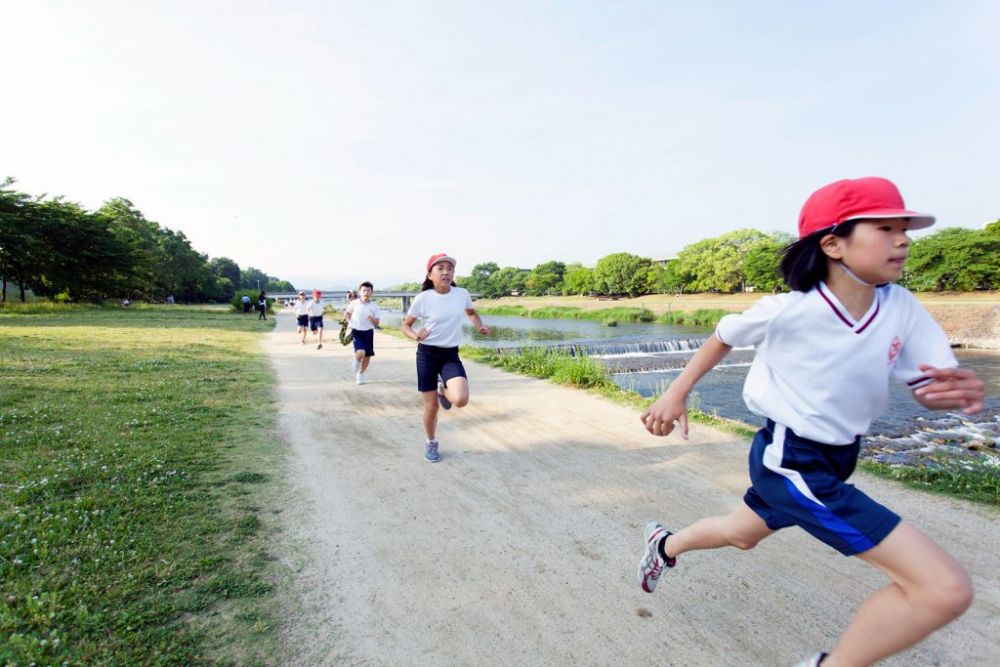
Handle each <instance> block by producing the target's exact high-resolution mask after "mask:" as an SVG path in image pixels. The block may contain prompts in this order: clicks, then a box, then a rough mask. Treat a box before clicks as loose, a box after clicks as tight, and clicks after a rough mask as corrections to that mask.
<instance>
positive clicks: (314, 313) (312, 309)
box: [302, 289, 323, 350]
mask: <svg viewBox="0 0 1000 667" xmlns="http://www.w3.org/2000/svg"><path fill="white" fill-rule="evenodd" d="M321 296H323V293H322V292H320V291H319V290H318V289H317V290H313V298H312V301H310V302H309V308H308V315H309V329H310V330H311V331H312V332H313V333H314V334H315V333H317V332H318V333H319V344H318V345H317V346H316V349H317V350H322V349H323V304H322V303H321V302H320V297H321ZM302 335H303V337H305V334H302Z"/></svg>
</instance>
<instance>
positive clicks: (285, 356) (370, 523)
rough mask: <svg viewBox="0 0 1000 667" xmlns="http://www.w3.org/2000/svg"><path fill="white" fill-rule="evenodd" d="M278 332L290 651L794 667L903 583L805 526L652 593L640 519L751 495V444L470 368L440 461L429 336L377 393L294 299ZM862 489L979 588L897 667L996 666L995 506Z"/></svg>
mask: <svg viewBox="0 0 1000 667" xmlns="http://www.w3.org/2000/svg"><path fill="white" fill-rule="evenodd" d="M265 346H266V348H267V351H268V352H269V355H270V359H271V362H272V364H273V366H274V369H275V371H276V373H277V377H278V383H279V384H278V389H277V399H278V404H279V406H280V416H279V429H280V431H279V434H280V437H281V438H282V440H283V442H284V444H285V446H286V447H287V452H288V464H287V470H286V471H285V472H286V475H287V485H286V492H285V496H284V498H282V499H281V502H280V505H281V506H282V512H281V513H280V514H279V515H278V516H279V521H280V522H281V523H282V528H281V531H280V532H279V533H278V534H277V535H276V537H275V545H274V549H275V550H276V551H277V552H278V553H279V554H280V562H281V566H280V567H281V571H282V573H283V578H284V581H283V582H281V583H280V585H279V590H280V591H282V592H280V593H279V596H280V597H279V601H278V603H279V604H280V605H281V616H280V619H281V628H280V630H279V635H280V637H279V638H280V643H281V646H282V648H281V651H280V653H279V654H278V655H277V656H276V660H277V661H278V662H280V663H282V664H290V665H320V664H420V665H455V664H484V663H486V662H491V663H498V664H548V665H570V664H587V665H608V664H629V665H638V664H662V665H713V666H719V665H747V664H750V665H783V664H787V665H790V664H792V663H794V662H795V661H796V660H798V659H800V658H802V657H804V656H806V655H809V654H810V653H811V652H813V651H814V650H816V649H818V648H827V647H829V646H831V645H832V643H833V642H834V640H835V639H836V637H837V636H838V635H839V633H840V631H841V630H842V629H843V628H844V626H845V624H846V623H847V620H848V619H849V618H850V617H851V615H852V614H853V613H854V610H855V609H856V607H857V606H858V604H859V603H860V601H861V600H862V599H863V598H864V597H865V596H866V595H867V594H869V593H870V592H871V591H873V590H875V589H876V588H878V587H879V586H881V585H883V584H884V583H885V581H886V579H885V578H884V577H883V576H882V575H880V574H879V573H877V572H875V571H874V570H873V569H871V568H870V567H868V566H867V565H865V564H863V563H861V562H860V561H858V560H856V559H848V558H844V557H842V556H840V555H839V554H836V553H835V552H833V551H832V550H831V549H829V548H827V547H825V546H823V545H822V544H820V543H818V542H816V541H815V540H813V539H812V538H811V537H809V536H808V535H806V534H805V533H804V532H802V531H799V530H795V529H789V530H785V531H781V532H780V533H778V534H777V535H775V536H773V537H772V538H770V539H768V540H766V541H765V542H764V543H763V544H761V545H760V546H759V547H758V548H757V549H755V550H753V551H752V552H749V553H742V552H739V551H736V550H724V551H715V552H702V553H695V554H689V555H685V556H684V557H682V558H681V559H680V561H679V563H678V567H677V570H675V571H674V572H671V573H669V574H668V575H666V579H664V580H663V581H662V582H661V584H660V588H659V590H658V591H657V593H656V594H654V595H647V594H645V593H643V592H641V591H640V590H639V588H638V586H637V585H636V583H635V572H634V569H635V563H636V561H637V560H638V555H639V550H640V548H641V546H642V538H641V530H642V526H643V525H644V523H645V522H646V520H648V519H649V518H654V517H655V518H659V519H661V520H662V521H664V523H665V524H666V525H667V526H668V527H670V526H680V525H684V524H687V523H689V522H691V521H693V520H695V519H697V518H699V517H701V516H704V515H706V514H710V513H721V512H726V511H728V510H729V509H731V508H732V507H733V506H734V505H735V504H736V503H737V502H740V498H741V496H742V493H743V491H744V489H745V487H746V485H747V482H748V480H747V473H746V452H747V443H746V442H745V441H742V440H739V439H738V438H736V437H735V436H732V435H729V434H725V433H721V432H718V431H715V430H712V429H710V428H706V427H703V426H700V425H697V424H696V425H693V427H692V433H691V440H690V441H684V440H681V439H680V438H679V437H677V436H671V437H669V438H666V439H660V438H654V437H652V436H650V435H648V434H647V433H646V432H645V430H644V429H643V428H642V426H641V425H640V423H639V421H638V417H637V414H636V413H635V412H634V411H633V410H631V409H629V408H626V407H622V406H619V405H616V404H613V403H611V402H609V401H606V400H604V399H601V398H598V397H595V396H591V395H589V394H587V393H585V392H582V391H580V390H576V389H570V388H566V387H561V386H557V385H554V384H551V383H549V382H545V381H541V380H535V379H530V378H525V377H521V376H517V375H512V374H508V373H505V372H502V371H499V370H496V369H492V368H488V367H485V366H480V365H476V364H472V363H468V364H467V368H468V371H469V375H470V377H471V387H472V402H471V403H470V404H469V406H468V407H466V408H463V409H460V410H455V409H453V410H451V411H450V412H448V413H444V412H442V414H441V421H440V428H439V439H440V441H441V452H442V455H443V459H442V461H441V462H440V463H437V464H433V465H432V464H428V463H426V462H425V461H424V460H423V441H424V438H423V433H422V428H421V424H420V414H421V412H420V411H421V403H420V397H419V394H418V393H417V391H416V387H415V384H416V383H415V370H414V348H413V344H412V343H410V342H409V341H405V340H400V339H397V338H393V337H389V336H386V335H378V336H376V343H375V349H376V357H375V360H374V362H373V364H372V370H371V372H370V373H369V375H370V377H369V379H368V383H367V384H366V385H364V386H361V387H358V386H355V384H354V378H353V374H352V373H351V369H350V358H351V357H350V352H349V348H343V347H341V346H339V345H337V344H336V342H335V341H334V340H333V339H331V342H329V343H328V344H327V345H326V346H325V348H324V349H323V350H321V351H317V350H316V349H315V346H314V345H313V346H308V345H307V346H301V345H300V344H299V343H298V341H297V340H296V336H295V334H294V318H292V317H291V316H290V315H289V314H288V313H287V312H282V313H280V314H279V315H278V326H277V328H276V329H275V332H274V333H273V334H271V335H270V336H268V338H267V341H266V343H265ZM854 481H855V482H856V483H858V484H859V485H860V486H861V487H862V488H864V489H866V490H867V491H868V492H869V493H870V494H871V495H873V496H874V497H875V498H877V499H879V500H881V501H882V502H884V503H886V504H888V505H889V506H890V507H892V508H894V509H895V510H896V511H898V512H899V513H901V514H902V515H903V516H904V517H906V518H907V519H909V520H910V521H912V522H913V523H915V524H916V525H917V526H919V527H921V528H922V529H923V530H925V531H926V532H927V533H929V534H930V535H931V536H932V537H933V538H934V539H936V540H937V541H939V542H941V543H942V544H944V545H946V546H947V548H948V549H949V550H950V551H951V552H952V553H954V554H956V555H957V557H958V558H959V560H960V561H961V562H962V563H963V564H964V565H965V566H966V567H967V568H968V569H969V570H970V572H971V573H972V577H973V580H974V583H975V586H976V601H975V603H974V604H973V606H972V608H971V609H970V610H969V611H968V612H967V613H966V614H965V616H963V617H962V618H961V619H959V620H958V621H957V622H956V623H954V624H952V625H951V626H949V627H948V628H945V629H944V630H942V631H940V632H938V633H937V634H935V635H933V636H932V637H931V639H930V640H928V641H927V642H925V643H923V644H922V645H920V646H918V647H917V648H915V649H913V650H911V651H910V652H908V653H906V654H904V655H902V656H900V657H897V658H896V659H894V660H890V661H887V662H885V663H884V664H886V665H898V666H902V665H907V666H911V665H956V666H957V665H962V666H968V665H995V664H998V663H1000V568H998V567H997V563H998V561H997V554H998V553H1000V521H998V518H1000V512H998V511H997V510H996V509H995V508H991V507H986V506H979V505H973V504H970V503H966V502H962V501H958V500H953V499H949V498H943V497H938V496H933V495H928V494H925V493H920V492H916V491H912V490H909V489H906V488H903V487H902V486H900V485H897V484H894V483H891V482H887V481H883V480H879V479H876V478H873V477H870V476H865V475H857V477H856V479H855V480H854Z"/></svg>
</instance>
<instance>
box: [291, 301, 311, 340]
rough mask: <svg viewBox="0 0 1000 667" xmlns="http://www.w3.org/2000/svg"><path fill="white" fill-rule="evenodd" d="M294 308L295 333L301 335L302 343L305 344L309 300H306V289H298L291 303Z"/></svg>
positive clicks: (307, 328)
mask: <svg viewBox="0 0 1000 667" xmlns="http://www.w3.org/2000/svg"><path fill="white" fill-rule="evenodd" d="M292 307H293V308H294V309H295V324H296V326H297V327H298V329H296V333H297V334H301V335H302V344H303V345H305V344H306V334H307V333H308V332H309V302H308V301H306V291H305V290H299V298H298V300H297V301H296V302H295V303H294V304H292Z"/></svg>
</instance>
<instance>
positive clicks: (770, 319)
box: [638, 178, 984, 667]
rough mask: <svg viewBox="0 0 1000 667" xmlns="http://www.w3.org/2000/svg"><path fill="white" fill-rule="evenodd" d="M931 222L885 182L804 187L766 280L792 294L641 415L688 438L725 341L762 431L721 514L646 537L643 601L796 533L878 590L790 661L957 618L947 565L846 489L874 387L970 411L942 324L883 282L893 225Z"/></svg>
mask: <svg viewBox="0 0 1000 667" xmlns="http://www.w3.org/2000/svg"><path fill="white" fill-rule="evenodd" d="M933 223H934V218H933V217H931V216H929V215H923V214H921V213H915V212H913V211H909V210H907V209H906V207H905V206H904V204H903V199H902V197H901V196H900V195H899V191H898V190H897V189H896V186H895V185H893V184H892V183H891V182H889V181H887V180H886V179H884V178H861V179H857V180H843V181H837V182H836V183H832V184H830V185H827V186H825V187H823V188H821V189H819V190H818V191H816V192H815V193H813V194H812V195H811V196H810V197H809V199H808V200H807V201H806V203H805V205H804V206H803V208H802V212H801V214H800V217H799V240H798V241H797V242H795V243H793V244H791V245H790V246H788V248H786V249H785V253H784V257H783V258H782V261H781V272H782V274H783V275H784V278H785V282H786V283H787V284H788V286H789V287H790V288H791V289H792V291H791V292H789V293H787V294H780V295H777V296H769V297H765V298H763V299H761V300H760V301H758V302H757V304H756V305H754V306H753V307H752V308H750V309H749V310H747V311H746V312H744V313H742V314H739V315H736V314H733V315H727V316H726V317H724V318H722V320H721V321H720V322H719V325H718V327H717V328H716V330H715V334H714V335H713V336H711V337H709V339H708V340H707V341H706V342H705V344H704V345H703V346H702V347H701V348H700V349H699V350H698V352H697V353H696V354H695V355H694V357H692V359H691V361H690V362H689V363H688V365H687V366H686V367H685V369H684V370H683V372H681V374H680V375H679V376H678V377H677V379H676V380H675V381H674V382H673V383H672V384H671V385H670V387H669V388H668V390H667V391H666V393H664V394H663V396H662V397H660V399H659V400H657V401H656V403H655V404H653V406H652V407H651V408H650V409H649V410H647V411H646V412H644V413H643V414H642V417H641V419H642V423H643V425H645V427H646V429H647V430H648V431H649V432H650V433H652V434H653V435H659V436H663V435H668V434H669V433H670V432H671V431H673V429H674V426H675V423H676V424H678V425H679V426H680V429H681V435H682V436H683V437H685V438H686V437H687V433H688V422H687V406H686V401H687V395H688V393H689V392H690V391H691V389H692V387H693V386H694V384H695V383H696V382H697V381H698V380H699V379H700V378H701V377H702V376H703V375H705V373H707V372H708V371H709V370H711V369H712V368H713V367H714V366H715V365H716V364H718V363H719V362H720V361H721V360H722V359H723V358H724V357H725V356H726V354H727V353H728V352H729V350H731V349H732V348H733V347H746V346H750V345H752V346H754V348H755V350H756V353H755V356H754V361H753V364H752V365H751V367H750V371H749V373H748V375H747V379H746V385H745V386H744V389H743V398H744V400H745V401H746V403H747V407H749V408H750V410H751V411H753V412H754V413H756V414H758V415H760V416H761V417H764V418H765V419H766V425H765V426H764V428H762V429H761V430H760V431H759V432H758V433H757V435H756V436H755V437H754V440H753V444H752V447H751V451H750V480H751V486H750V488H749V489H748V490H747V492H746V494H745V495H744V497H743V503H741V504H740V505H739V506H738V507H737V508H736V509H734V510H733V511H732V513H731V514H729V515H726V516H715V517H710V518H706V519H701V520H700V521H697V522H696V523H694V524H692V525H690V526H688V527H686V528H682V529H680V530H678V531H677V532H676V533H671V532H670V531H669V530H667V529H666V528H664V527H663V526H661V525H660V524H659V523H656V522H650V523H649V524H648V525H647V526H646V529H645V534H644V539H645V548H644V551H643V554H642V558H641V559H640V561H639V565H638V581H639V585H640V586H641V587H642V589H643V590H644V591H646V592H648V593H652V592H653V590H654V589H655V588H656V585H657V582H658V581H659V579H660V577H661V576H662V575H663V573H664V572H667V571H668V570H671V569H673V568H674V567H675V566H676V564H677V560H678V557H679V556H681V555H682V554H684V553H686V552H689V551H697V550H700V549H717V548H719V547H730V546H731V547H736V548H738V549H751V548H753V547H754V546H756V545H757V544H758V543H759V542H760V541H761V540H763V539H764V538H766V537H768V536H769V535H771V534H773V533H774V532H775V531H777V530H779V529H781V528H786V527H789V526H799V527H801V528H802V529H804V530H806V531H808V532H809V533H810V534H811V535H813V536H814V537H815V538H817V539H818V540H820V541H821V542H823V543H825V544H827V545H829V546H830V547H833V548H834V549H836V550H837V551H839V552H841V553H842V554H844V555H847V556H857V557H858V558H860V559H862V560H864V561H865V562H867V563H870V564H871V565H873V566H875V567H877V568H878V569H880V570H881V571H883V572H884V573H885V574H886V575H887V576H888V577H889V579H890V580H891V583H890V584H889V585H888V586H886V587H885V588H883V589H881V590H879V591H877V592H876V593H875V594H874V595H872V596H871V597H869V598H868V599H867V600H866V601H865V602H864V603H863V604H862V605H861V608H860V609H859V610H858V613H857V615H856V616H855V617H854V620H853V621H852V622H851V623H850V625H849V626H848V627H847V629H846V630H845V631H844V633H843V635H842V636H841V638H840V640H839V641H838V643H837V644H836V646H834V647H833V648H832V649H831V650H830V652H829V653H816V654H815V655H813V656H812V657H810V658H808V659H807V660H806V661H804V662H802V663H800V664H801V665H806V666H814V665H819V664H822V665H824V667H840V666H841V665H852V666H857V665H870V664H872V663H874V662H877V661H879V660H881V659H882V658H885V657H887V656H890V655H893V654H895V653H898V652H899V651H902V650H904V649H906V648H908V647H910V646H913V645H914V644H916V643H917V642H919V641H920V640H922V639H923V638H924V637H926V636H927V635H929V634H930V633H931V632H933V631H934V630H936V629H938V628H940V627H941V626H943V625H945V624H947V623H949V622H950V621H952V620H954V619H955V618H957V617H958V616H959V615H961V614H962V613H963V612H964V611H965V610H966V609H967V608H968V606H969V604H970V603H971V602H972V585H971V583H970V581H969V576H968V575H967V574H966V572H965V570H964V569H963V568H962V566H961V565H959V563H958V562H957V561H956V560H955V559H954V558H953V557H952V556H950V555H949V554H948V553H946V552H945V551H944V550H943V549H942V548H941V547H940V546H938V545H937V544H935V543H934V542H933V541H932V540H931V539H930V538H929V537H927V536H926V535H924V534H923V533H922V532H920V530H918V529H917V528H916V527H915V526H913V525H912V524H910V523H908V522H906V521H904V520H902V519H901V518H900V517H899V516H898V515H896V514H895V513H894V512H893V511H892V510H890V509H888V508H886V507H884V506H883V505H881V504H879V503H878V502H876V501H875V500H873V499H871V498H870V497H868V496H867V495H865V494H864V493H863V492H861V491H859V490H858V489H857V488H855V487H854V486H853V485H850V484H847V483H846V480H847V478H848V477H850V475H851V473H852V472H853V471H854V466H855V464H856V461H857V457H858V451H859V443H860V440H861V435H863V434H864V433H865V432H866V431H867V430H868V427H869V426H870V425H871V422H872V420H874V419H875V418H876V417H878V416H879V415H880V414H881V413H882V412H883V411H884V410H885V408H886V406H887V404H888V399H889V381H890V379H892V378H894V379H896V380H897V381H900V382H904V383H906V385H907V386H908V387H910V388H911V389H912V390H913V396H914V398H915V399H916V400H917V401H918V402H919V403H921V404H922V405H924V406H926V407H927V408H929V409H932V410H955V409H960V410H963V411H964V412H966V413H967V414H972V413H975V412H979V411H980V410H982V408H983V397H984V390H983V383H982V382H981V381H980V380H979V379H978V378H977V377H976V374H975V373H974V372H973V371H971V370H965V369H961V368H958V362H957V361H956V360H955V356H954V355H953V354H952V351H951V348H950V346H949V345H948V340H947V338H946V337H945V335H944V332H943V331H941V328H940V327H939V326H938V325H937V323H935V322H934V320H933V319H931V316H930V315H929V314H928V313H927V311H926V310H924V308H923V307H922V306H921V305H920V304H919V303H918V302H917V300H916V299H915V298H914V297H913V295H912V294H910V292H908V291H907V290H905V289H903V288H901V287H898V286H896V285H892V284H891V283H892V281H894V280H896V279H897V278H899V276H900V274H901V273H902V271H903V263H904V261H905V260H906V255H907V252H908V250H909V245H910V240H909V237H908V236H907V231H909V230H914V229H922V228H924V227H929V226H930V225H932V224H933Z"/></svg>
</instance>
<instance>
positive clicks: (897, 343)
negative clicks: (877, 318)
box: [889, 336, 903, 364]
mask: <svg viewBox="0 0 1000 667" xmlns="http://www.w3.org/2000/svg"><path fill="white" fill-rule="evenodd" d="M902 349H903V341H901V340H899V336H896V337H895V338H893V339H892V343H891V344H890V345H889V363H890V364H891V363H892V362H894V361H896V357H898V356H899V351H900V350H902Z"/></svg>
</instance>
